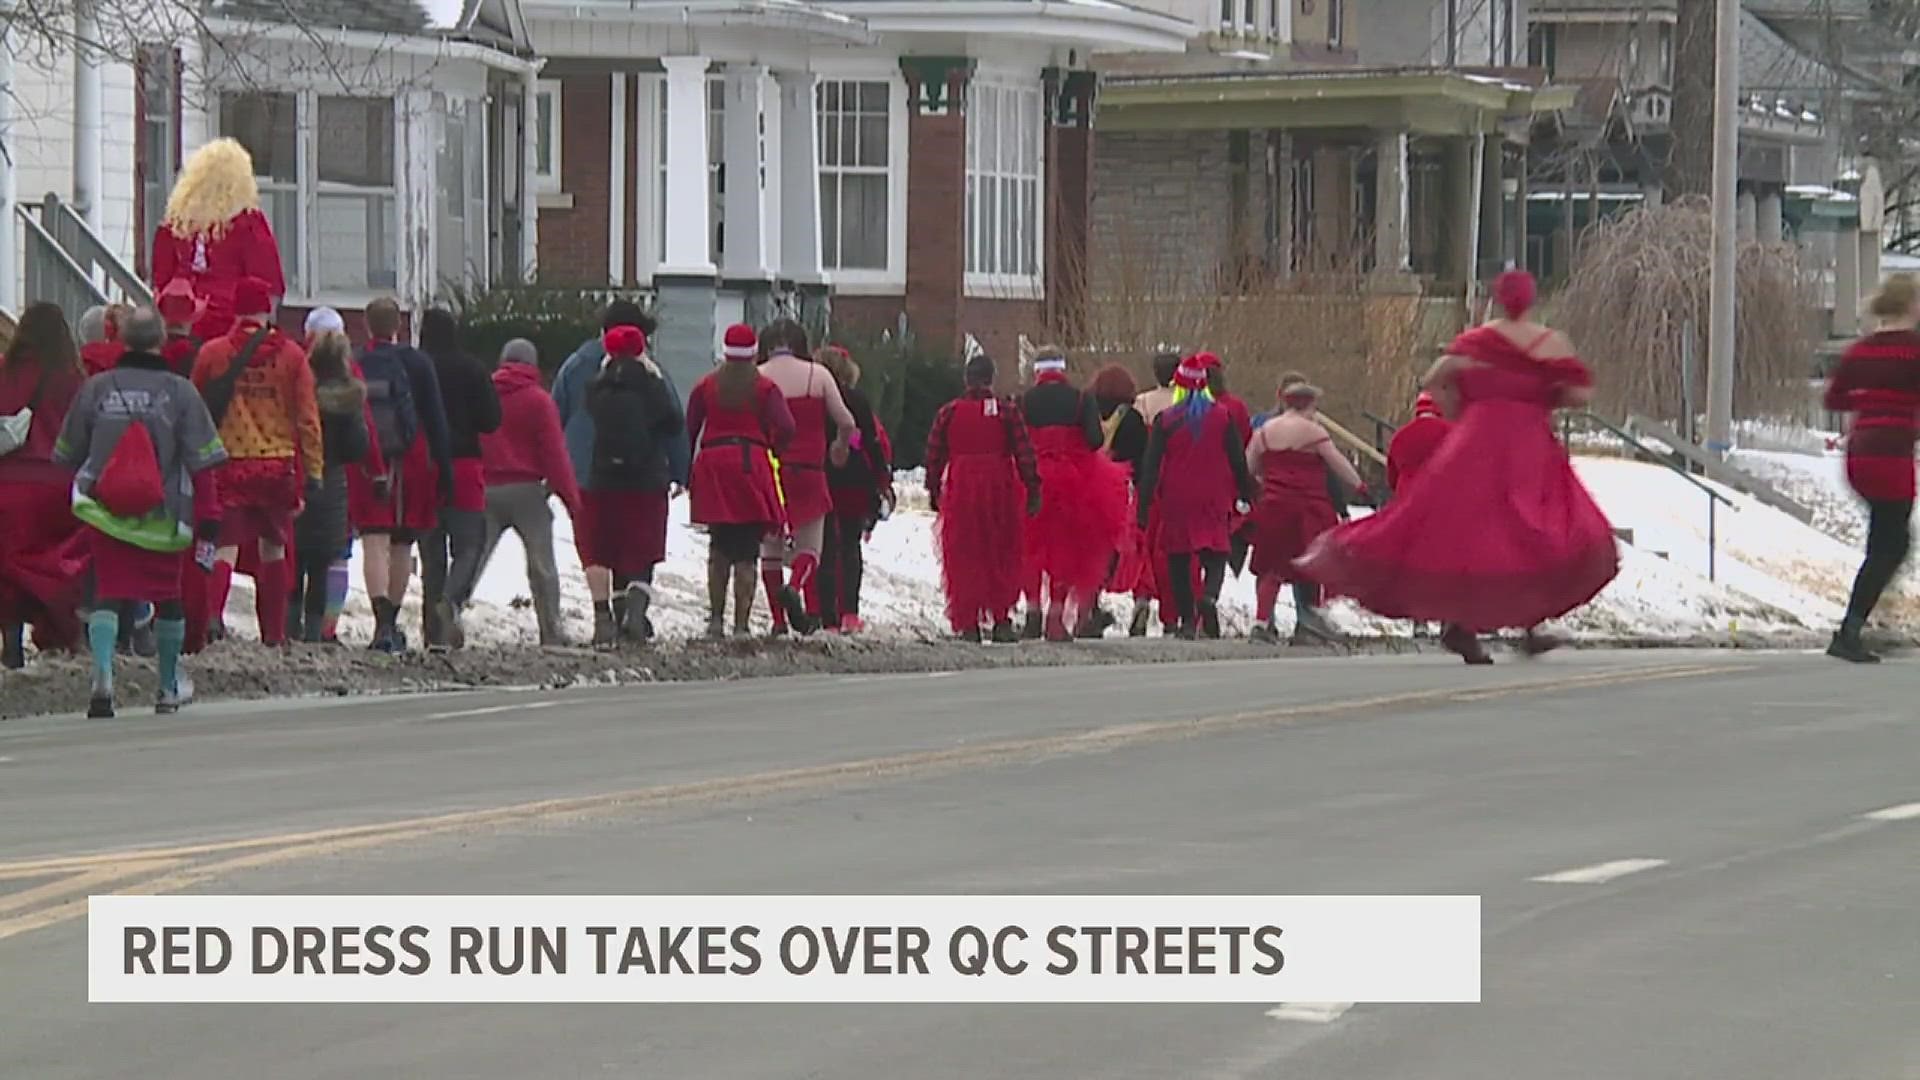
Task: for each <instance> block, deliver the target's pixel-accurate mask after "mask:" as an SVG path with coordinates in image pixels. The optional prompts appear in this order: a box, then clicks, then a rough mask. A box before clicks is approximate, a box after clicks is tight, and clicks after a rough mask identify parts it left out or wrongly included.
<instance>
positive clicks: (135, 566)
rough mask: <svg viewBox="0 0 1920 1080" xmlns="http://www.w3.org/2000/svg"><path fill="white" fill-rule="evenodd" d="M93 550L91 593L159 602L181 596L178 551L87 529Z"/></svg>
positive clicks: (99, 595)
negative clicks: (139, 544) (152, 548)
mask: <svg viewBox="0 0 1920 1080" xmlns="http://www.w3.org/2000/svg"><path fill="white" fill-rule="evenodd" d="M87 536H88V545H89V547H90V548H91V549H92V552H93V580H94V593H95V595H96V597H97V598H98V599H100V600H144V601H146V602H147V603H150V604H158V603H160V602H162V601H165V600H178V599H180V598H181V569H180V567H181V560H180V553H179V552H177V551H148V550H147V549H146V548H143V547H135V546H133V545H132V544H128V543H123V542H121V541H119V540H115V539H114V538H113V537H111V536H108V535H107V534H106V533H103V532H100V531H99V530H97V529H88V530H87Z"/></svg>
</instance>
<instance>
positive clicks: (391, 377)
mask: <svg viewBox="0 0 1920 1080" xmlns="http://www.w3.org/2000/svg"><path fill="white" fill-rule="evenodd" d="M360 378H361V379H362V381H364V382H365V383H366V384H367V409H368V411H369V412H371V413H372V414H373V432H372V434H373V441H374V442H375V443H376V444H377V445H378V446H379V447H380V456H381V457H383V458H385V459H386V461H387V466H388V468H398V467H399V463H400V461H401V460H402V459H403V458H405V457H406V456H407V451H408V450H411V449H413V440H414V439H416V438H418V437H419V434H420V413H419V410H418V409H416V408H415V407H414V401H413V380H412V379H411V378H410V377H409V376H408V375H407V358H406V349H405V348H404V347H403V346H398V345H374V346H371V347H369V348H368V349H366V350H365V351H364V352H362V353H361V354H360Z"/></svg>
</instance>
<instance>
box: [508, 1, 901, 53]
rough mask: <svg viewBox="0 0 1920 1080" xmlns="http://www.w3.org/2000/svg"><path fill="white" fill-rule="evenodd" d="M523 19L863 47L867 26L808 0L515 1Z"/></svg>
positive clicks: (867, 36) (869, 36)
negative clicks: (733, 32)
mask: <svg viewBox="0 0 1920 1080" xmlns="http://www.w3.org/2000/svg"><path fill="white" fill-rule="evenodd" d="M518 4H519V7H520V10H521V11H522V13H523V14H525V15H526V16H527V17H529V18H533V17H542V16H544V17H547V18H554V17H560V18H573V19H616V18H617V19H624V20H626V21H629V22H634V23H655V24H663V25H670V26H676V27H691V28H695V29H703V28H704V29H744V30H770V31H777V32H780V33H784V34H801V35H805V36H807V37H811V38H816V39H822V40H825V41H831V42H839V43H845V44H853V45H865V44H869V43H871V41H872V38H873V35H872V34H871V32H870V31H869V30H868V29H867V24H866V23H865V22H864V21H863V20H861V19H859V18H855V17H853V16H851V15H847V14H844V13H842V12H838V11H833V10H831V9H829V8H828V7H827V6H826V5H824V4H817V3H810V2H808V0H518Z"/></svg>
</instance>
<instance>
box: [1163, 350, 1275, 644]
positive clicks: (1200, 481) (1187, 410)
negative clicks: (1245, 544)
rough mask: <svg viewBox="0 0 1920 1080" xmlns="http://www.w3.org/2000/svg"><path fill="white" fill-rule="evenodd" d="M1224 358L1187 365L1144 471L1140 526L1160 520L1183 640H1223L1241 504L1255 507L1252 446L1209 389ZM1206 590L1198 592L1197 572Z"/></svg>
mask: <svg viewBox="0 0 1920 1080" xmlns="http://www.w3.org/2000/svg"><path fill="white" fill-rule="evenodd" d="M1219 366H1220V358H1219V357H1217V356H1215V355H1214V354H1212V353H1208V352H1202V353H1196V354H1195V355H1193V356H1189V357H1187V358H1186V359H1185V360H1183V361H1181V363H1180V367H1179V368H1178V369H1177V370H1176V371H1175V373H1174V378H1173V385H1174V395H1173V402H1172V404H1170V405H1168V406H1167V407H1166V409H1164V410H1163V411H1161V412H1160V413H1159V415H1157V416H1155V417H1154V418H1153V427H1152V435H1151V438H1150V441H1149V442H1148V444H1147V459H1146V462H1145V463H1144V464H1143V465H1142V466H1141V481H1140V507H1139V511H1138V520H1139V522H1140V523H1141V524H1142V525H1143V526H1144V525H1146V524H1147V523H1148V522H1149V521H1150V520H1152V518H1153V514H1154V512H1155V511H1156V510H1157V511H1158V512H1159V515H1160V517H1159V521H1160V535H1159V538H1158V543H1159V546H1160V549H1161V550H1162V551H1163V552H1165V555H1166V561H1167V579H1166V580H1167V581H1168V583H1169V585H1170V587H1171V589H1172V591H1173V595H1174V605H1175V608H1176V610H1177V612H1178V615H1179V626H1178V628H1177V630H1176V631H1175V633H1176V634H1178V636H1180V637H1182V638H1185V639H1187V640H1194V639H1197V638H1199V637H1201V636H1202V635H1204V636H1206V637H1208V638H1218V637H1219V636H1220V586H1221V585H1222V583H1223V582H1224V581H1225V580H1226V573H1227V553H1228V551H1229V550H1230V549H1231V547H1232V539H1231V536H1230V529H1231V527H1232V524H1231V523H1232V517H1233V514H1234V512H1235V510H1236V507H1237V506H1238V504H1242V503H1246V502H1251V501H1252V497H1253V493H1254V487H1253V479H1252V476H1251V475H1250V474H1249V473H1248V472H1247V455H1246V444H1245V443H1244V442H1243V441H1242V440H1241V439H1240V435H1239V431H1238V430H1237V428H1236V425H1235V419H1234V416H1233V413H1232V412H1231V411H1230V410H1228V409H1225V408H1222V407H1220V406H1219V404H1218V403H1216V402H1215V401H1214V399H1213V394H1212V393H1211V392H1210V391H1209V390H1208V389H1207V384H1208V381H1209V379H1210V377H1211V374H1212V372H1213V371H1214V369H1216V368H1218V367H1219ZM1196 562H1197V563H1199V566H1200V582H1201V585H1200V589H1199V591H1198V594H1196V590H1195V589H1194V564H1195V563H1196Z"/></svg>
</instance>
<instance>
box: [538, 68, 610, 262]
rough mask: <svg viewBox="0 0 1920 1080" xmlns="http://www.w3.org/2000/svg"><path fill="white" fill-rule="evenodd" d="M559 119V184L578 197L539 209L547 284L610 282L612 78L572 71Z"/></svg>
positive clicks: (563, 91) (566, 81)
mask: <svg viewBox="0 0 1920 1080" xmlns="http://www.w3.org/2000/svg"><path fill="white" fill-rule="evenodd" d="M631 111H632V110H629V114H631ZM560 123H561V136H560V187H561V191H562V193H563V194H566V195H570V196H572V197H573V208H572V209H570V210H558V209H542V210H541V211H540V276H541V279H542V280H543V281H545V282H547V283H548V284H562V285H605V284H606V283H607V229H608V228H609V225H610V221H611V215H610V214H608V212H607V210H608V200H609V194H610V192H611V189H612V184H611V182H610V181H611V177H610V176H609V175H608V172H609V168H610V158H611V153H610V151H609V147H610V146H611V145H612V141H611V140H612V125H613V79H612V77H611V76H608V75H570V76H567V77H566V78H565V79H564V80H562V82H561V89H560Z"/></svg>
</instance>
